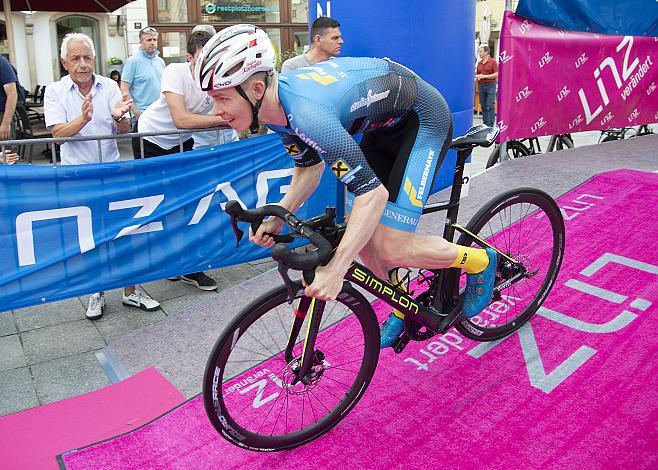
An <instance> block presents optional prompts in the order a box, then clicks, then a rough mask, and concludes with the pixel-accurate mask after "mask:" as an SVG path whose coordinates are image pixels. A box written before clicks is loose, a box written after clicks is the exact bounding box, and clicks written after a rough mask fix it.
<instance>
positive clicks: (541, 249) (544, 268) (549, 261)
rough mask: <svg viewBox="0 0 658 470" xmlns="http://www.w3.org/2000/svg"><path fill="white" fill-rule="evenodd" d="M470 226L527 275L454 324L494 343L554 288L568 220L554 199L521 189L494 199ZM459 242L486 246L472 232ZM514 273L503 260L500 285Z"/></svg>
mask: <svg viewBox="0 0 658 470" xmlns="http://www.w3.org/2000/svg"><path fill="white" fill-rule="evenodd" d="M466 228H467V229H468V230H469V231H470V232H471V233H473V234H474V235H477V236H478V237H479V238H481V239H482V240H484V241H486V242H487V243H489V244H491V245H493V246H495V247H496V248H497V249H498V250H500V251H501V252H503V253H505V254H506V255H508V256H510V257H511V258H513V259H515V260H516V261H518V262H520V263H521V264H522V265H523V267H524V268H525V269H526V270H527V273H528V275H527V276H525V277H523V278H521V279H520V280H519V281H517V282H514V283H512V284H511V285H509V286H507V287H506V288H504V289H502V290H501V291H500V292H497V293H496V292H495V293H494V297H493V299H492V302H491V303H490V304H489V306H488V307H487V308H485V309H484V310H483V311H482V312H480V313H479V314H478V315H476V316H475V317H472V318H465V317H463V318H460V319H459V320H458V321H457V322H456V323H455V328H457V330H458V331H459V332H460V333H462V334H463V335H464V336H466V337H468V338H470V339H473V340H476V341H493V340H496V339H500V338H502V337H504V336H507V335H508V334H510V333H512V332H513V331H515V330H517V329H518V328H520V327H521V326H522V325H523V324H524V323H525V322H527V321H528V320H529V319H530V317H532V315H534V313H535V312H536V311H537V309H538V308H539V306H540V305H541V304H542V302H543V301H544V299H545V298H546V296H547V295H548V293H549V292H550V290H551V288H552V287H553V284H554V283H555V279H556V277H557V274H558V271H559V270H560V265H561V263H562V256H563V253H564V220H563V218H562V214H561V213H560V209H559V207H558V206H557V204H556V203H555V201H554V200H553V198H552V197H550V196H549V195H548V194H546V193H545V192H543V191H540V190H538V189H533V188H522V189H516V190H512V191H509V192H506V193H503V194H501V195H499V196H498V197H496V198H495V199H493V200H491V201H489V203H487V204H486V205H485V206H484V207H482V209H480V210H479V211H478V213H477V214H475V216H473V218H472V219H471V221H470V222H469V223H468V225H467V227H466ZM457 244H459V245H465V246H473V247H475V248H483V246H481V245H480V244H479V242H478V241H477V240H475V239H474V238H473V237H472V236H470V235H467V234H462V235H461V236H460V237H459V240H458V241H457ZM514 273H515V268H514V265H513V264H512V263H511V262H509V261H507V260H506V259H504V258H503V259H500V260H499V263H498V270H497V273H496V285H497V286H500V285H504V282H505V281H507V280H508V279H510V278H511V277H512V276H513V275H514ZM463 277H464V278H465V275H464V276H463ZM463 284H465V279H463V280H462V285H463Z"/></svg>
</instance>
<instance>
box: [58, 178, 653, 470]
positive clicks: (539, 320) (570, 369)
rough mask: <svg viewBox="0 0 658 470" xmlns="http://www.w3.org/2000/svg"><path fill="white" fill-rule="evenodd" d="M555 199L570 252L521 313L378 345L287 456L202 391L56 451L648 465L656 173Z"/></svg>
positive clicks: (150, 463)
mask: <svg viewBox="0 0 658 470" xmlns="http://www.w3.org/2000/svg"><path fill="white" fill-rule="evenodd" d="M558 203H559V205H560V207H561V208H562V210H563V212H564V215H565V219H566V229H567V245H566V251H565V261H564V264H563V266H562V270H561V273H560V276H559V277H558V280H557V283H556V286H555V288H554V289H553V292H552V293H551V295H550V296H549V297H548V299H547V300H546V302H545V304H544V307H543V308H542V309H541V310H540V311H539V313H538V315H537V316H536V317H535V318H534V319H533V320H532V321H531V322H530V324H529V325H526V326H524V327H523V328H522V329H521V330H520V331H519V332H518V333H515V334H514V335H512V336H510V337H509V338H507V339H505V340H503V341H501V342H497V343H488V344H481V343H476V342H472V341H469V340H466V339H464V338H462V337H461V336H459V335H458V334H457V333H454V332H450V333H448V334H447V335H445V336H444V337H438V338H433V339H432V340H430V341H429V342H426V343H412V344H410V345H409V347H407V349H406V350H405V351H404V353H402V354H401V355H395V354H394V353H393V352H392V351H391V350H386V351H383V352H382V354H381V357H380V362H379V366H378V369H377V372H376V374H375V377H374V379H373V382H372V384H371V385H370V388H369V389H368V391H367V392H366V394H365V395H364V397H363V399H362V400H361V402H360V403H359V404H358V405H357V406H356V408H355V409H354V411H352V413H350V415H349V416H348V417H347V418H346V419H345V420H344V421H342V422H341V423H340V424H339V425H338V426H337V427H336V428H334V429H333V430H332V431H331V432H329V433H328V434H326V435H325V436H323V437H322V438H320V439H318V440H316V441H314V442H312V443H310V444H308V445H306V446H303V447H301V448H297V449H294V450H292V451H287V452H280V453H270V454H259V453H253V452H248V451H244V450H241V449H238V448H236V447H234V446H232V445H230V444H228V443H227V442H225V441H224V440H223V439H222V438H220V437H219V436H218V435H217V433H216V432H215V431H214V429H213V428H212V427H211V425H210V424H209V422H208V420H207V418H206V416H205V413H204V410H203V404H202V401H201V398H200V397H196V398H193V399H192V400H190V401H188V402H186V403H184V404H183V405H181V406H180V407H178V408H176V409H175V410H173V411H171V412H170V413H168V414H166V415H164V416H163V417H161V418H160V419H158V420H156V421H154V422H152V423H150V424H148V425H146V426H143V427H142V428H140V429H139V430H136V431H133V432H131V433H128V434H126V435H123V436H120V437H118V438H116V439H113V440H109V441H106V442H101V443H99V444H96V445H92V446H89V447H87V448H84V449H80V450H75V451H71V452H68V453H66V454H64V455H63V456H62V457H61V459H62V463H63V465H65V467H66V468H68V469H83V468H84V469H87V468H94V469H105V468H108V469H109V468H122V469H138V468H152V469H153V468H180V469H184V468H185V469H186V468H194V469H217V468H267V469H271V468H322V467H331V468H336V467H338V468H364V467H365V468H382V469H383V468H391V467H396V468H405V467H426V466H428V465H429V464H431V463H435V464H436V465H441V466H442V467H448V468H451V467H452V468H454V467H457V466H459V467H462V468H475V467H476V466H477V467H484V468H509V467H511V466H514V467H518V468H542V469H543V468H578V469H589V468H592V469H595V468H634V469H635V468H657V467H658V378H657V377H658V360H656V355H657V354H658V339H657V338H658V336H657V332H658V308H657V303H658V242H657V241H656V240H657V238H656V233H657V231H658V209H656V207H658V174H652V173H644V172H637V171H626V170H623V171H616V172H610V173H604V174H601V175H598V176H596V177H594V178H592V179H591V180H589V181H588V182H586V183H584V184H583V185H581V186H579V187H578V188H576V189H574V190H572V191H571V192H569V193H568V194H566V195H565V196H563V197H561V198H560V199H559V201H558ZM376 308H377V310H378V313H379V315H380V317H381V316H383V315H385V309H384V308H383V307H382V306H381V305H376ZM495 308H504V305H498V306H496V307H495ZM265 366H267V363H265V364H264V365H262V366H261V367H265ZM257 372H258V371H256V370H252V371H250V372H249V373H250V374H253V373H257ZM270 387H271V388H270ZM264 393H270V394H271V393H276V385H275V384H273V383H268V385H267V386H266V389H265V390H264Z"/></svg>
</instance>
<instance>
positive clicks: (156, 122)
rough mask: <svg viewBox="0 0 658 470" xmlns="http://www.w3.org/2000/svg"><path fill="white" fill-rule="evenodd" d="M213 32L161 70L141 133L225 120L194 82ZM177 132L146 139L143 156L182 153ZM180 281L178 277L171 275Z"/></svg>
mask: <svg viewBox="0 0 658 470" xmlns="http://www.w3.org/2000/svg"><path fill="white" fill-rule="evenodd" d="M211 37H212V35H211V34H210V33H208V32H206V31H196V32H194V33H192V34H190V37H189V39H188V40H187V62H186V63H174V64H169V65H167V67H166V68H165V70H164V72H163V73H162V94H161V95H160V98H158V100H156V101H155V102H154V103H153V104H152V105H151V106H149V107H148V108H147V109H146V111H144V113H143V114H142V116H141V117H140V119H139V124H138V128H139V132H162V131H173V130H176V129H177V128H178V129H194V128H204V127H215V126H219V125H221V124H224V120H223V119H222V118H220V117H219V116H215V115H214V114H213V113H212V109H213V103H212V99H211V98H210V97H209V96H208V94H207V93H206V92H204V91H201V89H200V88H199V86H198V85H197V84H196V82H195V81H194V64H195V61H196V58H197V57H198V56H199V53H200V52H201V49H202V48H203V46H204V44H205V43H206V42H208V40H209V39H210V38H211ZM179 142H180V138H179V136H178V135H176V134H170V135H158V136H151V137H145V138H144V156H145V157H147V158H148V157H156V156H161V155H170V154H173V153H178V152H179V150H180V149H179ZM192 146H193V138H192V134H188V133H185V134H183V150H184V151H188V150H191V149H192ZM170 279H171V280H177V279H179V278H170ZM180 280H181V281H183V282H185V283H187V284H192V285H194V286H196V287H198V288H199V289H201V290H215V289H217V283H216V282H215V280H214V279H212V278H211V277H209V276H207V275H206V274H205V273H203V272H198V273H190V274H185V275H182V276H180Z"/></svg>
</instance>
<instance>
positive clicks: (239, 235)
mask: <svg viewBox="0 0 658 470" xmlns="http://www.w3.org/2000/svg"><path fill="white" fill-rule="evenodd" d="M231 228H232V229H233V235H235V247H236V248H239V247H240V240H242V237H243V236H244V231H242V230H240V228H239V227H238V219H236V218H235V217H231Z"/></svg>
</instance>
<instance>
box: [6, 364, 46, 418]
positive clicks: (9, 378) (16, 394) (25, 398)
mask: <svg viewBox="0 0 658 470" xmlns="http://www.w3.org/2000/svg"><path fill="white" fill-rule="evenodd" d="M35 406H39V400H38V399H37V394H36V391H35V389H34V385H33V383H32V375H31V374H30V369H29V368H28V367H21V368H20V369H11V370H6V371H3V372H0V416H5V415H8V414H10V413H15V412H17V411H22V410H26V409H28V408H34V407H35Z"/></svg>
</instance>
